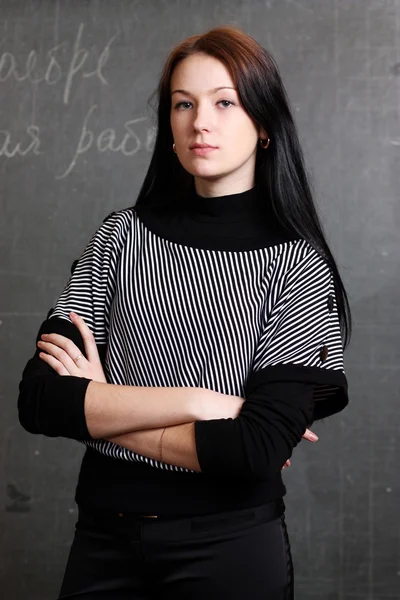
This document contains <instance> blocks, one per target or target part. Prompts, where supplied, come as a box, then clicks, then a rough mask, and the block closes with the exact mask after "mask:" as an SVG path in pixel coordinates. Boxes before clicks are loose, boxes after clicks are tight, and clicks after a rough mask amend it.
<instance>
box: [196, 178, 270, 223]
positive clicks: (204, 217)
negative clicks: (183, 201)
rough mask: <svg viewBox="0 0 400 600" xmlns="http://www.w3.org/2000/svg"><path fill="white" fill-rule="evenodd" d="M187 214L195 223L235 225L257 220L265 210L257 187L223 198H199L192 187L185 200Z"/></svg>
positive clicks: (264, 204)
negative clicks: (207, 222) (239, 222)
mask: <svg viewBox="0 0 400 600" xmlns="http://www.w3.org/2000/svg"><path fill="white" fill-rule="evenodd" d="M186 206H187V212H188V214H189V215H190V216H191V217H192V218H193V219H196V220H197V221H204V222H206V221H209V222H217V221H218V222H219V223H237V222H238V221H241V222H243V221H244V220H246V221H248V220H249V219H250V220H253V219H254V218H256V219H257V218H258V217H259V216H260V214H262V213H263V212H265V210H266V202H264V203H263V202H262V198H261V194H260V193H259V192H258V190H257V187H256V186H254V187H253V188H251V189H249V190H246V191H244V192H239V193H236V194H226V195H224V196H201V195H200V194H198V193H197V192H196V188H195V187H194V185H193V188H192V190H191V193H190V194H189V197H188V199H187V205H186Z"/></svg>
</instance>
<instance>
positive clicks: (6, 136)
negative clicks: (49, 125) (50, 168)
mask: <svg viewBox="0 0 400 600" xmlns="http://www.w3.org/2000/svg"><path fill="white" fill-rule="evenodd" d="M26 133H27V134H28V137H29V138H30V142H28V145H27V146H26V147H25V148H22V144H21V142H18V143H17V144H15V145H14V147H12V134H11V132H10V131H7V130H6V129H0V156H6V157H7V158H13V157H14V156H16V155H18V156H26V155H27V154H29V153H33V154H42V153H41V152H40V151H39V146H40V140H39V128H38V127H36V125H29V127H27V128H26Z"/></svg>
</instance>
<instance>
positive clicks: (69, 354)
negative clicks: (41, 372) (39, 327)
mask: <svg viewBox="0 0 400 600" xmlns="http://www.w3.org/2000/svg"><path fill="white" fill-rule="evenodd" d="M42 337H45V338H46V340H51V341H44V340H41V341H39V342H38V347H39V349H40V350H44V351H45V352H47V353H48V354H50V355H51V356H53V357H54V358H56V359H57V361H58V362H60V363H61V364H62V365H63V366H64V367H65V368H66V370H67V371H68V374H70V375H76V374H77V371H78V365H77V364H76V362H75V361H74V358H76V357H78V356H79V354H81V352H80V350H79V348H77V347H76V346H75V344H74V343H73V342H72V341H71V340H69V339H68V338H64V337H63V336H61V335H58V334H56V333H50V334H46V335H43V336H42ZM80 360H86V359H85V357H82V358H81V359H80Z"/></svg>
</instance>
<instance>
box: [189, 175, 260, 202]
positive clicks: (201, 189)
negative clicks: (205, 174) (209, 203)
mask: <svg viewBox="0 0 400 600" xmlns="http://www.w3.org/2000/svg"><path fill="white" fill-rule="evenodd" d="M254 186H255V181H254V176H252V177H248V176H247V177H241V178H235V179H232V178H229V179H228V178H222V179H218V180H213V181H212V180H209V179H203V178H200V177H194V187H195V190H196V193H197V194H198V195H199V196H202V197H204V198H213V197H218V198H220V197H222V196H230V195H232V194H241V193H242V192H247V191H248V190H251V189H252V188H253V187H254Z"/></svg>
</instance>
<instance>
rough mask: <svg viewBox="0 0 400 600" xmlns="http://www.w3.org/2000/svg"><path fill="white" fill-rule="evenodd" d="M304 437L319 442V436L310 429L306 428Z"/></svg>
mask: <svg viewBox="0 0 400 600" xmlns="http://www.w3.org/2000/svg"><path fill="white" fill-rule="evenodd" d="M302 437H303V438H304V439H305V440H308V441H309V442H317V441H318V436H317V435H315V433H313V432H312V431H311V430H310V429H306V430H305V432H304V434H303V435H302Z"/></svg>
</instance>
